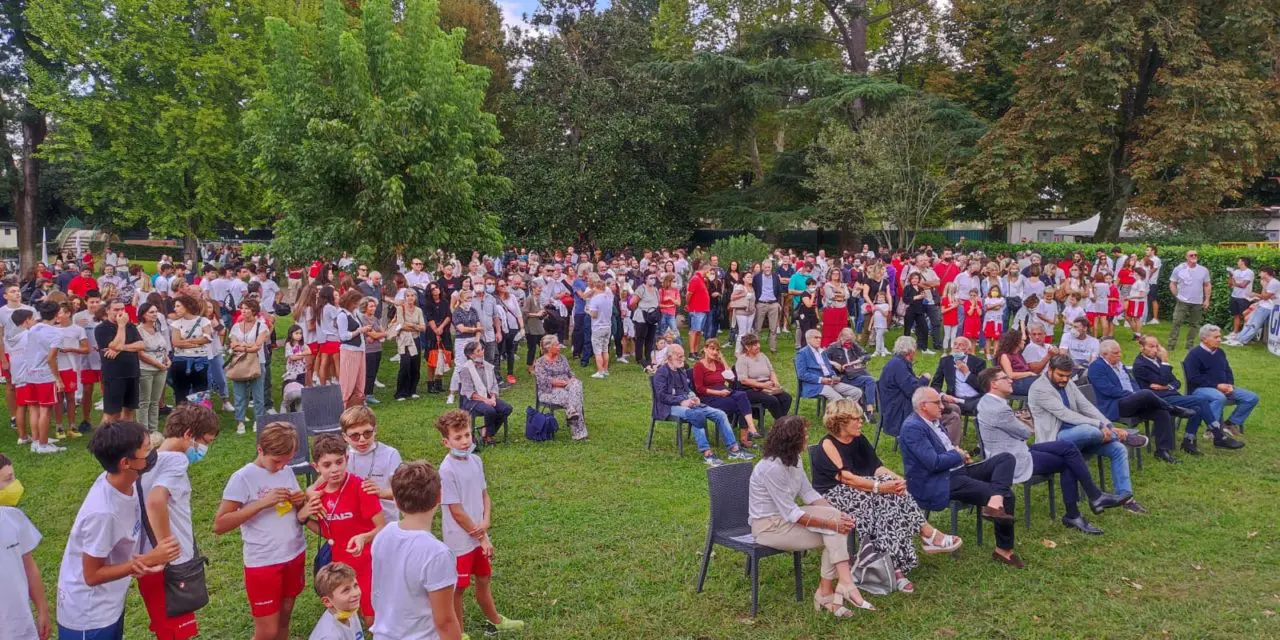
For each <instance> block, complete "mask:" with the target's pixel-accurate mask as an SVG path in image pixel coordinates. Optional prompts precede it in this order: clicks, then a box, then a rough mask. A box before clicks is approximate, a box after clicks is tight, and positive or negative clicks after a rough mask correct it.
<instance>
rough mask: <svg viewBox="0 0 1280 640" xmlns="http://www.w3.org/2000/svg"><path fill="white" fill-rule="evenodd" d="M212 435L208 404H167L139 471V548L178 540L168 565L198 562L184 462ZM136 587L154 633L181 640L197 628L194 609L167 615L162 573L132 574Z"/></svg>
mask: <svg viewBox="0 0 1280 640" xmlns="http://www.w3.org/2000/svg"><path fill="white" fill-rule="evenodd" d="M217 437H218V416H217V415H215V414H214V413H213V409H210V408H209V407H206V406H204V405H202V404H198V403H190V402H189V403H184V404H180V405H178V406H177V407H175V408H174V409H173V412H172V413H170V414H169V418H168V420H166V421H165V426H164V441H163V442H161V443H160V446H159V448H158V450H157V453H156V464H155V467H154V468H153V469H151V470H150V471H148V472H147V473H145V474H143V476H142V484H141V485H140V486H141V488H142V492H143V495H144V496H146V503H147V509H146V512H145V513H144V516H145V523H144V524H145V526H144V527H143V533H144V535H143V536H142V550H143V551H147V550H149V549H150V548H151V547H152V546H153V545H154V542H153V540H152V539H151V538H152V536H153V535H154V537H155V538H156V539H158V540H164V539H166V538H169V537H172V538H174V539H175V540H177V542H178V547H179V551H178V557H177V559H176V560H174V561H173V564H174V565H182V564H185V563H188V562H196V563H200V562H203V560H204V558H203V557H201V555H200V554H199V552H198V550H197V548H196V539H195V528H194V527H193V526H192V523H191V478H190V477H188V467H189V466H190V465H192V464H194V463H196V462H199V461H201V460H203V459H204V457H205V455H206V454H208V452H209V445H210V444H211V443H212V442H213V441H214V439H215V438H217ZM138 592H139V593H140V594H141V595H142V602H143V604H145V605H146V607H147V613H148V614H149V615H150V616H151V632H152V633H154V634H155V635H156V637H157V638H172V639H174V640H185V639H186V638H192V637H195V636H196V635H197V634H198V633H199V629H198V627H197V626H196V617H195V613H194V612H191V613H185V614H182V615H179V616H172V617H171V616H169V615H168V613H167V611H166V604H167V603H166V597H165V586H164V574H163V573H150V574H146V575H143V576H140V577H139V578H138Z"/></svg>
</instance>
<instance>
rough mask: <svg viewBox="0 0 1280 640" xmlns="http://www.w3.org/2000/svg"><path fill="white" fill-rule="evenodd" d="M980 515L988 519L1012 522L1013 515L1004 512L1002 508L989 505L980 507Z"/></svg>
mask: <svg viewBox="0 0 1280 640" xmlns="http://www.w3.org/2000/svg"><path fill="white" fill-rule="evenodd" d="M982 517H984V518H986V519H988V520H999V521H1001V522H1013V516H1011V515H1009V514H1008V513H1007V512H1005V510H1004V509H995V508H993V507H990V506H986V507H983V508H982Z"/></svg>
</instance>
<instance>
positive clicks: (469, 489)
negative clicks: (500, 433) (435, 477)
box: [436, 409, 524, 635]
mask: <svg viewBox="0 0 1280 640" xmlns="http://www.w3.org/2000/svg"><path fill="white" fill-rule="evenodd" d="M436 429H437V430H438V431H440V436H441V443H442V444H444V446H445V448H447V449H448V450H449V453H448V454H447V455H445V457H444V460H443V461H442V462H441V463H440V504H441V505H443V506H444V509H443V510H442V511H441V514H442V515H441V520H442V524H443V526H442V527H441V530H442V532H443V534H444V543H445V544H446V545H448V546H449V550H450V551H452V552H453V554H454V556H456V557H457V559H458V560H457V563H458V565H457V569H458V588H457V589H456V590H455V591H454V594H453V603H454V604H453V606H454V608H455V609H456V611H457V615H458V620H459V621H461V620H462V619H463V607H462V595H463V592H464V591H466V589H467V587H468V586H469V585H470V584H471V579H472V576H475V583H476V603H477V604H479V605H480V610H481V611H482V612H484V617H485V618H486V619H487V620H488V623H487V624H486V625H485V635H494V634H496V633H498V632H500V631H517V630H520V629H523V628H524V622H522V621H520V620H511V619H509V618H506V617H504V616H503V615H501V614H499V613H498V608H497V606H496V605H495V604H494V603H493V591H492V589H491V588H490V584H489V582H490V578H491V576H492V575H493V568H492V565H491V564H490V560H491V559H492V558H493V543H492V542H491V541H490V540H489V518H490V514H491V507H492V504H491V503H490V502H489V485H488V483H487V482H486V481H485V478H484V464H483V463H482V462H481V461H480V456H476V455H473V454H472V452H473V451H475V448H476V447H475V443H474V442H473V441H472V439H471V418H470V416H468V415H467V413H466V412H465V411H461V410H458V409H454V410H452V411H446V412H444V413H443V414H441V415H440V417H439V418H436Z"/></svg>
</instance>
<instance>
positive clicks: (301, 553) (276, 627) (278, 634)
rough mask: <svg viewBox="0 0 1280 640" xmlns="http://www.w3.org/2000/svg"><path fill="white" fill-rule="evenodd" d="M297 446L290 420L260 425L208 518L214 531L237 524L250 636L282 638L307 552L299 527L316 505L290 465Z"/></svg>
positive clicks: (221, 531) (286, 632)
mask: <svg viewBox="0 0 1280 640" xmlns="http://www.w3.org/2000/svg"><path fill="white" fill-rule="evenodd" d="M297 450H298V434H297V432H295V431H294V429H293V425H291V424H289V423H287V422H273V423H271V424H269V425H267V426H266V427H264V428H263V429H262V431H261V432H260V433H259V434H258V457H257V458H256V459H254V461H253V462H250V463H249V464H247V465H245V466H243V467H241V468H240V469H239V470H238V471H236V472H235V473H233V474H232V475H231V479H230V480H228V481H227V486H226V488H225V489H223V492H222V504H221V505H219V507H218V513H217V515H216V516H214V520H213V532H214V533H215V534H217V535H222V534H224V533H227V532H228V531H231V530H233V529H240V538H241V540H242V541H243V542H244V587H245V594H246V595H247V596H248V597H249V612H250V614H251V615H252V616H253V640H287V639H288V638H289V619H290V617H292V616H293V604H294V601H295V600H296V599H297V597H298V594H299V593H302V587H303V583H304V579H305V576H304V575H303V574H304V572H305V571H306V551H307V542H306V538H305V537H304V536H303V533H302V526H303V523H304V522H307V521H309V520H310V519H311V516H312V515H313V514H314V513H315V509H316V507H318V504H317V503H316V501H310V502H309V501H308V500H307V497H306V494H305V493H303V492H302V488H301V487H299V486H298V479H297V478H296V477H295V476H294V475H293V469H291V468H289V461H290V460H292V459H293V454H294V453H295V452H296V451H297Z"/></svg>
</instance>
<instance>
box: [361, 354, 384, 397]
mask: <svg viewBox="0 0 1280 640" xmlns="http://www.w3.org/2000/svg"><path fill="white" fill-rule="evenodd" d="M381 365H382V351H366V352H365V353H364V395H366V396H371V395H373V383H374V382H375V381H377V379H378V367H380V366H381Z"/></svg>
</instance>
